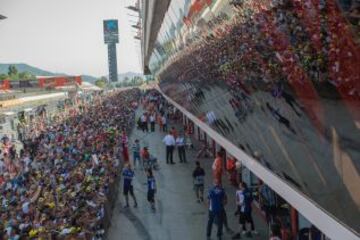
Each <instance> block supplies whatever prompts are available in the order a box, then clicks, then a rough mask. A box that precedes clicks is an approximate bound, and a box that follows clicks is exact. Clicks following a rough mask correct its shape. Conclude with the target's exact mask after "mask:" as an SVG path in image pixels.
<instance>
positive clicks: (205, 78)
mask: <svg viewBox="0 0 360 240" xmlns="http://www.w3.org/2000/svg"><path fill="white" fill-rule="evenodd" d="M339 2H340V4H339V3H338V2H337V1H333V0H332V1H292V0H272V1H267V0H256V1H255V0H241V1H240V0H239V1H232V9H233V10H232V11H233V12H234V14H230V13H229V14H230V15H229V16H227V17H224V16H223V14H221V15H219V16H218V17H214V19H213V20H212V21H210V22H208V25H209V27H208V28H204V27H201V28H198V29H200V32H196V34H195V36H194V37H193V39H192V40H190V41H188V42H187V48H186V49H185V50H184V51H181V52H180V53H175V55H174V56H173V57H172V58H170V60H169V62H168V63H166V65H165V67H163V68H162V69H161V71H160V78H161V79H163V80H164V81H163V87H164V86H166V87H170V86H172V85H171V84H166V83H171V82H172V81H177V82H179V81H182V82H191V83H192V84H194V83H198V85H199V86H201V87H202V88H203V87H205V86H206V85H207V86H208V85H209V84H217V85H223V84H224V83H225V84H226V85H227V86H228V87H229V89H230V90H229V91H230V92H231V93H232V94H234V93H236V94H242V95H248V96H249V95H250V94H251V93H252V92H254V91H258V90H261V91H267V92H269V93H271V92H276V91H277V92H279V94H278V95H276V96H274V97H277V98H281V97H284V98H285V96H284V95H283V94H282V93H285V95H286V96H289V95H290V94H291V95H297V96H298V97H299V100H300V102H301V105H302V106H303V107H304V110H305V111H306V113H307V114H308V115H309V116H310V119H312V120H313V121H314V123H315V124H318V122H319V120H318V119H317V118H318V116H316V112H317V109H318V106H317V104H316V103H315V104H314V102H311V103H310V102H309V101H307V100H308V99H313V100H317V99H318V98H319V96H320V97H322V96H323V95H324V92H325V91H328V89H329V88H333V89H334V90H335V91H334V92H338V94H339V95H340V96H341V97H342V98H343V99H346V100H351V101H347V104H348V107H349V108H351V109H353V110H354V111H353V114H356V113H355V112H357V113H358V111H357V110H356V109H358V107H359V106H358V104H359V102H360V101H359V100H360V86H359V82H360V79H359V78H360V76H359V71H358V67H357V63H358V62H359V60H360V48H359V45H358V43H357V40H358V39H357V34H358V32H356V31H352V30H351V28H350V27H349V26H350V25H351V24H350V22H349V21H348V20H347V18H346V17H345V16H346V14H343V13H344V12H343V11H342V10H341V9H342V8H341V7H342V6H343V5H344V3H343V2H344V1H339ZM347 2H349V1H347ZM358 4H359V3H358V1H350V4H348V5H349V6H348V8H347V9H348V10H349V11H350V10H351V14H352V15H354V12H356V11H358V8H359V7H358ZM214 23H216V24H214ZM209 30H210V31H209ZM175 52H176V51H175ZM204 82H206V85H205V84H204ZM279 89H281V91H279ZM175 92H176V93H175ZM328 92H329V91H328ZM169 94H170V95H172V94H173V95H174V94H176V96H179V97H180V96H181V95H180V94H179V93H178V91H173V92H170V91H169ZM176 96H175V95H174V96H173V97H176ZM234 98H235V100H236V98H237V97H236V96H235V97H234ZM242 98H243V97H242ZM288 99H289V98H288ZM285 100H286V99H285ZM232 102H234V101H233V100H232ZM287 102H288V101H287ZM350 102H351V104H350ZM231 105H232V106H233V107H234V108H236V104H233V103H231ZM293 106H294V105H292V106H291V107H292V109H294V108H293ZM240 107H243V106H240ZM355 110H356V111H355ZM294 111H295V114H296V115H298V116H299V114H298V112H297V111H296V109H295V110H294ZM235 112H236V109H235ZM356 117H360V116H356Z"/></svg>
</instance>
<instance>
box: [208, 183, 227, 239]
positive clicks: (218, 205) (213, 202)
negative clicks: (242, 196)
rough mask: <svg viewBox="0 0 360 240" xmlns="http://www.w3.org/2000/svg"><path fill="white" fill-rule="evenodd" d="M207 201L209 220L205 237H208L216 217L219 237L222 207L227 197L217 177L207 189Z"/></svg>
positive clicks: (221, 225)
mask: <svg viewBox="0 0 360 240" xmlns="http://www.w3.org/2000/svg"><path fill="white" fill-rule="evenodd" d="M208 201H209V220H208V224H207V231H206V235H207V238H208V239H210V236H211V229H212V225H213V223H214V220H215V219H216V222H217V225H218V230H217V237H218V239H221V237H222V228H223V209H224V207H225V204H226V202H227V197H226V193H225V191H224V189H223V188H222V187H221V186H220V182H219V181H218V180H217V179H215V180H214V186H213V187H212V188H210V190H209V193H208Z"/></svg>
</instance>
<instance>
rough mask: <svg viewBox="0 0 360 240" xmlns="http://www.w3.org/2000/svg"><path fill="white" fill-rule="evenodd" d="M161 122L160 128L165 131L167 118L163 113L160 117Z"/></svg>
mask: <svg viewBox="0 0 360 240" xmlns="http://www.w3.org/2000/svg"><path fill="white" fill-rule="evenodd" d="M161 124H162V126H163V128H162V130H163V132H167V118H166V116H165V114H164V115H163V116H162V117H161Z"/></svg>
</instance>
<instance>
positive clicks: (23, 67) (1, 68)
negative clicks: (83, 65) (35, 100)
mask: <svg viewBox="0 0 360 240" xmlns="http://www.w3.org/2000/svg"><path fill="white" fill-rule="evenodd" d="M10 65H14V66H15V67H16V68H17V70H18V71H19V72H31V73H32V74H34V75H37V76H54V75H64V74H59V73H58V74H56V73H52V72H48V71H45V70H42V69H40V68H37V67H33V66H30V65H28V64H25V63H15V64H11V63H10V64H7V63H6V64H1V63H0V73H5V74H7V73H8V68H9V66H10Z"/></svg>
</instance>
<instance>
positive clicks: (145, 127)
mask: <svg viewBox="0 0 360 240" xmlns="http://www.w3.org/2000/svg"><path fill="white" fill-rule="evenodd" d="M140 121H141V128H142V131H143V132H149V128H148V124H147V116H146V113H143V114H142V115H141V117H140Z"/></svg>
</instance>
